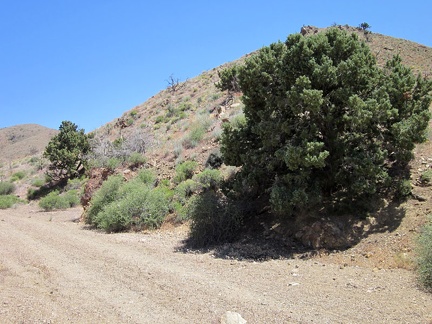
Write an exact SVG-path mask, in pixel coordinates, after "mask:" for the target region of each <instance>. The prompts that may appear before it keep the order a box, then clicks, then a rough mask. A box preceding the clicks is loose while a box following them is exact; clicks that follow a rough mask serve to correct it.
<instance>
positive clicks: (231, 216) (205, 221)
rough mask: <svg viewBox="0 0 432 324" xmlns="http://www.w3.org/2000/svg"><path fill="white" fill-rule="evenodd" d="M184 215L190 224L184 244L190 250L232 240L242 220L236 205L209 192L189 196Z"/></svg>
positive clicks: (234, 202) (241, 211)
mask: <svg viewBox="0 0 432 324" xmlns="http://www.w3.org/2000/svg"><path fill="white" fill-rule="evenodd" d="M187 214H188V215H189V218H190V219H191V221H192V222H191V231H190V235H189V240H188V243H189V244H190V245H191V246H193V247H206V246H210V245H214V244H218V243H222V242H229V241H233V240H235V239H236V238H237V237H238V234H239V231H240V229H241V226H242V223H243V217H244V216H243V210H242V208H241V207H240V204H239V202H236V201H233V200H231V199H229V198H227V197H226V196H224V195H223V194H222V193H220V192H215V191H212V190H209V191H205V192H203V193H202V194H200V195H196V196H193V197H192V198H191V199H190V201H189V203H188V205H187Z"/></svg>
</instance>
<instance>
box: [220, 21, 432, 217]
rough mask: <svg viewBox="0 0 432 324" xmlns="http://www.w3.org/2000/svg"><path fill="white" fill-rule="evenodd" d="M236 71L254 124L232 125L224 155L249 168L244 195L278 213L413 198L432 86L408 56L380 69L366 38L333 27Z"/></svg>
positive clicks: (266, 52)
mask: <svg viewBox="0 0 432 324" xmlns="http://www.w3.org/2000/svg"><path fill="white" fill-rule="evenodd" d="M233 71H234V72H235V77H236V81H237V82H238V84H239V86H240V89H241V91H242V92H243V98H242V100H243V103H244V105H245V107H244V114H245V122H244V123H242V124H237V125H235V126H233V125H230V124H229V123H227V124H225V126H224V130H223V135H222V147H221V152H222V154H223V157H224V161H225V163H226V164H228V165H235V166H241V167H242V168H241V172H240V175H239V176H240V179H241V182H242V185H243V188H244V187H245V186H246V188H248V189H249V192H251V193H253V192H256V193H257V194H258V193H259V194H261V195H262V194H267V195H268V198H269V201H270V203H271V206H272V208H273V210H274V211H275V212H278V213H280V214H283V215H299V214H302V213H304V212H308V211H310V210H312V209H315V210H317V209H318V208H321V207H322V206H331V207H332V208H333V207H336V208H344V207H346V206H358V205H362V206H365V205H367V204H368V203H367V202H368V201H369V199H370V198H371V197H372V196H374V197H377V196H394V195H404V194H407V193H409V190H410V187H409V186H408V185H409V183H407V181H406V179H408V178H409V169H408V163H409V161H410V160H411V159H412V158H413V153H412V151H413V148H414V145H415V143H420V142H423V141H424V140H425V139H426V133H425V132H426V128H427V125H428V121H429V118H430V116H429V110H428V108H429V105H430V103H431V95H430V94H431V89H432V84H431V82H429V81H427V80H425V79H423V78H421V77H420V76H418V77H415V76H413V74H412V72H411V71H410V69H409V68H407V67H405V66H403V65H402V64H401V59H400V57H398V56H396V57H394V58H393V59H392V60H390V61H389V62H387V64H386V65H385V67H384V68H380V67H378V66H377V63H376V60H375V58H374V56H373V54H372V53H371V51H370V50H369V48H368V47H367V45H366V44H365V43H363V42H361V41H359V40H358V38H357V36H356V35H354V34H349V33H347V32H345V31H341V30H338V29H336V28H331V29H329V30H328V31H327V32H326V33H320V34H317V35H313V36H302V35H300V34H293V35H290V36H289V37H288V38H287V40H286V42H284V43H282V42H278V43H274V44H272V45H270V46H268V47H264V48H262V49H261V50H259V51H258V52H257V53H256V54H255V55H253V56H251V57H249V58H248V59H246V62H245V64H244V65H242V66H240V67H238V66H237V67H235V70H233ZM232 74H233V73H228V72H225V73H222V74H221V76H222V77H223V76H225V77H232ZM230 84H231V83H230V82H228V80H222V81H221V82H220V83H219V87H220V88H221V89H225V88H226V87H225V88H224V85H230ZM226 90H229V89H226Z"/></svg>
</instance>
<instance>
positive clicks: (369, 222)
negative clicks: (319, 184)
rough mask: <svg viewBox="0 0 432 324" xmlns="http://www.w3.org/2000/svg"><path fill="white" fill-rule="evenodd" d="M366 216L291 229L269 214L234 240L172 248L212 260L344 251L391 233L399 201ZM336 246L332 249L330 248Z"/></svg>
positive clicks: (304, 256) (397, 218) (322, 220)
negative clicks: (202, 245)
mask: <svg viewBox="0 0 432 324" xmlns="http://www.w3.org/2000/svg"><path fill="white" fill-rule="evenodd" d="M375 206H376V207H375V211H373V212H370V213H369V214H367V216H366V215H365V214H364V213H359V215H354V214H352V213H350V214H348V215H339V216H323V217H320V218H317V217H315V218H311V219H309V220H307V221H305V223H304V224H302V229H300V228H298V227H297V228H296V226H294V224H295V222H294V221H286V222H283V221H282V222H281V221H280V220H278V219H277V218H275V217H273V216H272V215H271V214H269V213H265V214H261V215H259V214H258V215H256V216H255V217H253V218H252V219H250V220H248V222H246V223H245V226H244V227H243V228H242V231H241V233H240V234H239V237H238V239H237V240H235V241H230V242H218V243H217V244H213V245H208V246H206V247H199V246H198V247H197V246H194V244H192V243H191V242H193V241H191V239H190V238H188V239H186V240H184V241H183V242H182V245H181V246H179V247H177V248H176V252H182V253H211V254H212V255H213V256H214V257H216V258H221V259H235V260H249V261H267V260H275V259H308V258H311V257H313V256H315V255H317V254H320V253H322V252H326V253H331V252H333V251H344V250H347V249H349V248H351V247H353V246H355V245H357V244H358V243H359V242H360V241H361V240H363V239H365V238H367V237H368V236H370V235H372V234H375V233H385V232H389V233H391V232H394V231H395V230H397V228H398V227H399V226H400V224H401V222H402V219H403V218H404V216H405V209H404V207H403V205H402V202H400V201H399V202H398V201H393V202H389V203H387V202H385V201H381V202H380V203H379V204H378V203H376V204H375ZM332 245H336V246H332Z"/></svg>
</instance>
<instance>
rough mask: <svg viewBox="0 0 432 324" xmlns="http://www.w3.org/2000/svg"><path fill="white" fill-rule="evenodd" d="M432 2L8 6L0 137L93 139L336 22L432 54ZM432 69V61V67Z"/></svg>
mask: <svg viewBox="0 0 432 324" xmlns="http://www.w3.org/2000/svg"><path fill="white" fill-rule="evenodd" d="M431 12H432V1H430V0H423V1H417V0H411V1H397V0H393V1H380V0H375V1H369V0H363V1H346V0H344V1H325V0H320V1H315V0H308V1H299V0H297V1H288V0H285V1H283V0H280V1H278V0H265V1H264V0H263V1H256V0H237V1H236V0H218V1H205V0H201V1H199V0H196V1H192V0H183V1H175V0H172V1H171V0H165V1H164V0H161V1H146V0H85V1H84V0H0V44H1V47H0V128H2V127H8V126H12V125H17V124H27V123H36V124H40V125H43V126H47V127H50V128H55V129H57V128H58V127H59V125H60V124H61V121H63V120H70V121H72V122H74V123H76V124H78V126H79V127H80V128H84V129H85V130H86V131H91V130H94V129H96V128H98V127H100V126H102V125H103V124H105V123H107V122H109V121H111V120H113V119H114V118H117V117H120V116H121V115H122V113H123V112H125V111H127V110H129V109H131V108H133V107H134V106H136V105H139V104H141V103H143V102H144V101H146V100H147V99H148V98H149V97H151V96H153V95H154V94H156V93H158V92H159V91H160V90H162V89H164V88H166V86H167V82H166V80H167V79H168V77H169V76H170V75H171V74H173V75H174V77H176V78H179V79H180V80H185V79H186V78H192V77H194V76H197V75H199V74H200V73H201V72H203V71H206V70H209V69H212V68H214V67H216V66H219V65H220V64H223V63H225V62H229V61H232V60H235V59H237V58H239V57H241V56H242V55H244V54H246V53H249V52H251V51H254V50H256V49H259V48H261V47H262V46H265V45H269V44H270V43H272V42H276V41H278V40H285V39H286V37H287V35H289V34H291V33H296V32H299V31H300V28H301V26H302V25H314V26H317V27H327V26H330V25H331V24H333V23H337V24H349V25H352V26H358V25H359V24H360V23H362V22H367V23H369V25H371V26H372V28H371V30H372V32H376V33H380V34H385V35H389V36H394V37H398V38H405V39H409V40H411V41H415V42H417V43H421V44H424V45H427V46H432V31H431ZM431 60H432V58H431Z"/></svg>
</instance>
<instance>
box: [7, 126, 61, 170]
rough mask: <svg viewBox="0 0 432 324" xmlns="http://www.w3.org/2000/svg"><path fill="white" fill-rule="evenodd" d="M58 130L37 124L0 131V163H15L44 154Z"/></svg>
mask: <svg viewBox="0 0 432 324" xmlns="http://www.w3.org/2000/svg"><path fill="white" fill-rule="evenodd" d="M57 132H58V131H57V130H55V129H50V128H47V127H44V126H41V125H36V124H23V125H16V126H12V127H6V128H2V129H0V161H3V162H6V161H13V160H16V159H20V158H23V157H26V156H30V155H35V154H38V153H41V152H43V150H44V149H45V147H46V145H47V144H48V142H49V140H50V139H51V137H53V136H54V135H55V134H57Z"/></svg>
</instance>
